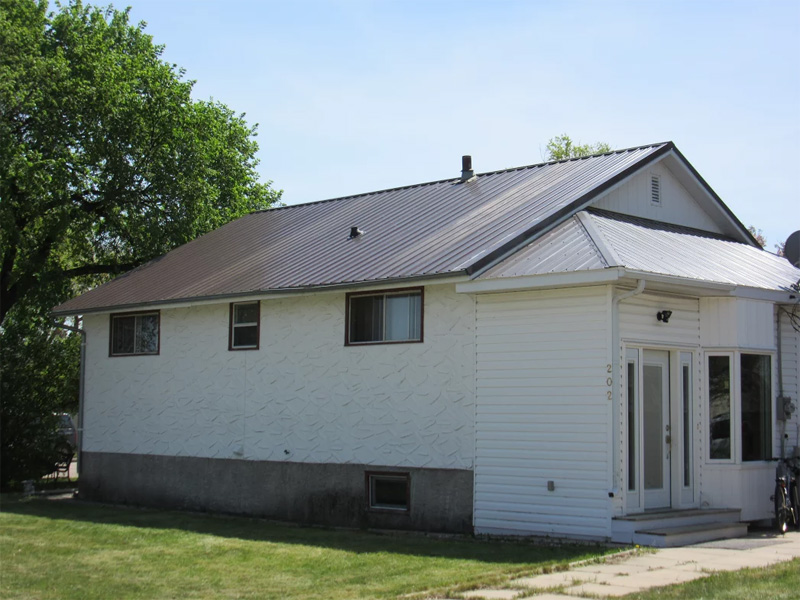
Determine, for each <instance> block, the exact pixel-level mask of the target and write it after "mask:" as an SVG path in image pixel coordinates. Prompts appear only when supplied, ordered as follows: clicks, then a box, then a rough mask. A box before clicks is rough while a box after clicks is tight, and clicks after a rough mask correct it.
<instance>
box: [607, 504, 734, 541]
mask: <svg viewBox="0 0 800 600" xmlns="http://www.w3.org/2000/svg"><path fill="white" fill-rule="evenodd" d="M741 512H742V511H741V510H739V509H706V510H669V511H658V512H644V513H639V514H635V515H628V516H625V517H616V518H614V519H613V521H612V524H611V531H612V533H611V539H612V541H614V542H619V543H622V544H638V545H640V546H655V547H657V548H673V547H676V546H686V545H689V544H699V543H701V542H711V541H713V540H723V539H729V538H736V537H744V536H745V535H747V523H742V522H740V518H741Z"/></svg>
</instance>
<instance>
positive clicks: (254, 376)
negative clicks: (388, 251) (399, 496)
mask: <svg viewBox="0 0 800 600" xmlns="http://www.w3.org/2000/svg"><path fill="white" fill-rule="evenodd" d="M424 306H425V315H424V318H425V323H424V327H425V341H424V343H422V344H394V345H380V346H369V347H365V346H362V347H345V346H344V316H345V294H344V293H343V292H330V293H321V294H315V295H301V296H295V297H291V298H288V297H285V298H282V299H269V300H264V301H263V302H262V305H261V318H262V321H261V348H260V350H255V351H238V352H231V351H228V304H227V303H224V304H218V305H204V306H195V307H190V308H172V309H162V310H161V352H160V355H159V356H133V357H114V358H110V357H109V356H108V327H109V316H108V315H95V316H87V318H86V321H85V327H86V329H87V332H88V343H87V382H86V408H85V431H84V436H85V437H84V449H85V450H86V451H88V452H106V453H108V452H116V453H134V454H153V455H164V456H193V457H203V458H225V459H238V458H241V459H249V460H266V461H287V462H304V463H353V464H364V465H372V464H377V465H388V466H413V467H427V468H440V469H471V468H472V460H473V444H474V442H473V438H474V436H473V431H474V360H475V355H474V305H473V299H472V298H471V297H469V296H466V295H457V294H456V293H455V290H454V286H453V285H431V286H426V287H425V304H424Z"/></svg>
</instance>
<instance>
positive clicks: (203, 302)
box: [50, 273, 469, 317]
mask: <svg viewBox="0 0 800 600" xmlns="http://www.w3.org/2000/svg"><path fill="white" fill-rule="evenodd" d="M468 281H469V277H467V276H466V275H456V276H453V275H452V274H449V273H448V274H447V275H446V276H441V277H431V276H427V277H416V278H411V277H409V278H405V279H392V280H387V281H384V282H376V281H369V282H362V283H352V284H341V285H330V286H314V287H308V288H294V289H282V290H272V291H270V290H267V291H264V292H258V293H247V294H224V295H218V296H206V297H200V298H192V299H187V298H177V299H175V300H157V301H154V302H142V303H139V304H124V305H123V304H120V305H116V306H105V307H98V308H92V309H87V310H81V311H74V310H71V311H57V312H56V311H51V312H50V316H52V317H71V316H75V315H97V314H111V313H118V312H127V311H134V310H137V311H138V310H142V309H147V310H161V309H172V308H191V307H193V306H207V305H210V304H224V303H226V302H253V301H255V300H279V299H281V298H292V297H297V296H301V295H302V296H310V295H316V294H324V293H331V292H338V291H345V290H347V291H350V290H353V289H358V290H359V291H365V292H369V291H372V290H391V289H394V288H403V287H408V286H409V285H410V284H413V285H416V286H425V285H446V284H459V283H461V282H468Z"/></svg>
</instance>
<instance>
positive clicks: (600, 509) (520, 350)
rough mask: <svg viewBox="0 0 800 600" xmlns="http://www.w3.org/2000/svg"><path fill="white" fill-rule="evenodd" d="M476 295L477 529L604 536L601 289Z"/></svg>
mask: <svg viewBox="0 0 800 600" xmlns="http://www.w3.org/2000/svg"><path fill="white" fill-rule="evenodd" d="M477 303H478V319H477V323H478V324H477V331H478V337H477V356H478V359H477V362H478V367H477V415H476V445H477V446H476V459H475V527H476V531H477V532H479V533H516V534H520V533H533V534H540V535H546V534H552V535H569V536H577V537H595V538H602V537H606V536H608V535H609V534H610V504H609V500H608V491H609V489H610V486H611V484H610V480H611V468H610V462H609V461H610V456H609V449H610V444H611V401H609V400H608V397H607V392H608V391H609V390H610V389H611V388H610V387H608V385H607V378H608V377H610V373H609V372H608V370H609V366H608V363H609V362H610V358H609V351H608V348H609V340H610V296H609V295H608V290H607V288H605V287H595V288H583V289H573V290H557V291H546V292H518V293H506V294H494V295H492V294H488V295H480V296H478V298H477ZM548 481H553V482H554V484H555V490H554V491H548V489H547V482H548Z"/></svg>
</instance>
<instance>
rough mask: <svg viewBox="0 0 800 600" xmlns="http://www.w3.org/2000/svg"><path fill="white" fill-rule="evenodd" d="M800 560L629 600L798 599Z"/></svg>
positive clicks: (720, 575) (658, 590) (718, 576)
mask: <svg viewBox="0 0 800 600" xmlns="http://www.w3.org/2000/svg"><path fill="white" fill-rule="evenodd" d="M797 598H800V559H795V560H793V561H790V562H783V563H780V564H777V565H774V566H772V567H765V568H763V569H745V570H743V571H733V572H726V573H716V574H714V575H711V576H709V577H705V578H703V579H696V580H694V581H690V582H689V583H683V584H680V585H671V586H669V587H663V588H656V589H653V590H650V591H648V592H643V593H640V594H630V595H628V596H625V600H656V599H658V600H670V599H674V600H766V599H769V600H797Z"/></svg>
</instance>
